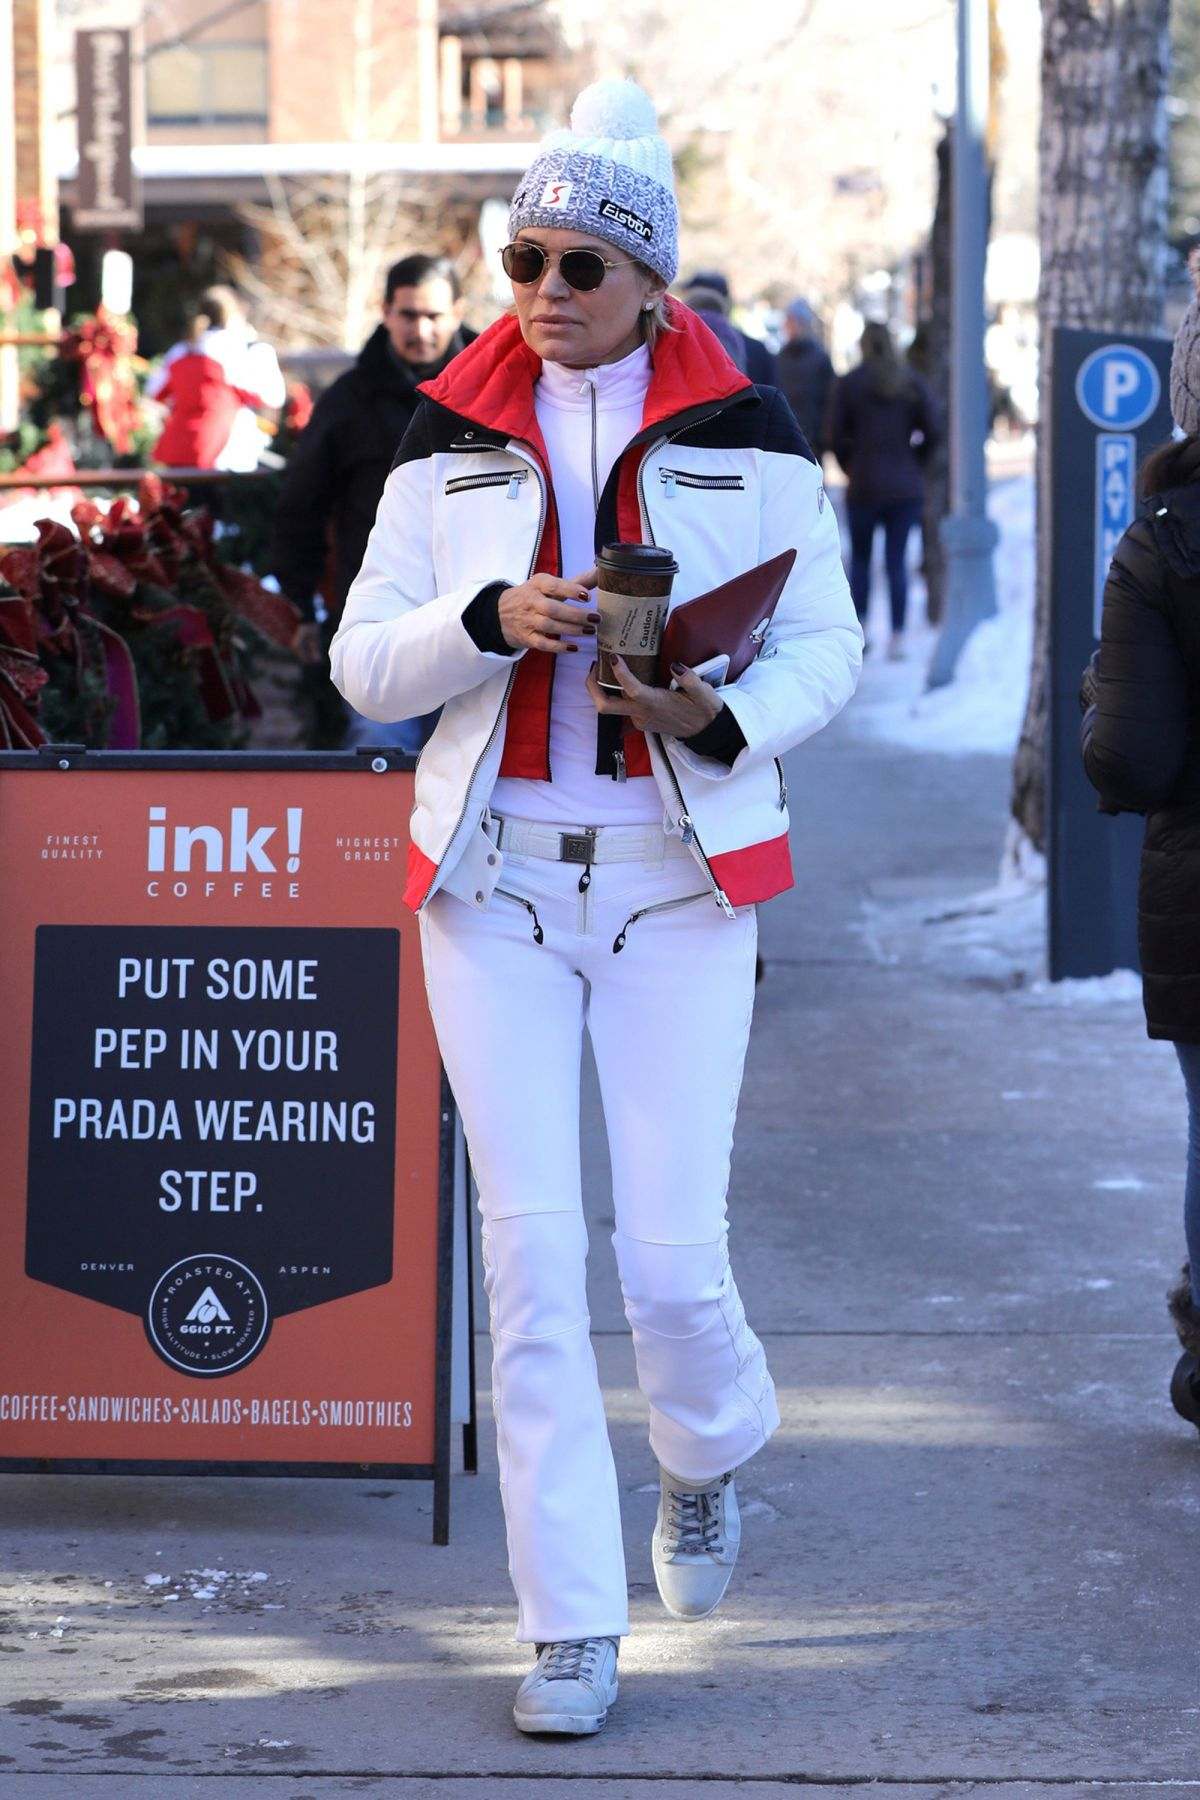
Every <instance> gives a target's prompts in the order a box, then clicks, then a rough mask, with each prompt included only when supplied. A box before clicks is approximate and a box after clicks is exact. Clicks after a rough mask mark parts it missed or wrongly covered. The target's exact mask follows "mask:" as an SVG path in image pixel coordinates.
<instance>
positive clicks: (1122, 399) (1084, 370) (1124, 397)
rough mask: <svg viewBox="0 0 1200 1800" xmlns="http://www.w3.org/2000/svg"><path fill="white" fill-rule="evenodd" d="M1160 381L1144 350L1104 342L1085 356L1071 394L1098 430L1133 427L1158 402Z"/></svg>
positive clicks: (1143, 421) (1146, 417)
mask: <svg viewBox="0 0 1200 1800" xmlns="http://www.w3.org/2000/svg"><path fill="white" fill-rule="evenodd" d="M1161 392H1162V384H1161V382H1160V381H1159V378H1158V370H1157V369H1156V368H1155V366H1154V364H1153V363H1152V362H1151V361H1150V358H1149V357H1148V356H1147V355H1146V354H1145V352H1144V351H1142V350H1138V349H1135V347H1134V346H1133V345H1132V344H1105V345H1103V346H1102V347H1101V348H1100V349H1099V350H1093V351H1092V354H1091V355H1090V356H1089V357H1087V358H1085V360H1084V362H1083V363H1082V364H1081V365H1080V369H1079V374H1078V375H1077V376H1076V378H1075V398H1076V400H1077V401H1078V402H1079V406H1080V409H1081V411H1082V412H1083V413H1084V415H1085V416H1086V417H1087V418H1088V419H1089V420H1090V421H1091V423H1092V424H1093V425H1098V426H1099V427H1100V429H1101V430H1102V431H1136V430H1137V428H1138V426H1139V425H1144V424H1145V423H1146V420H1147V419H1148V418H1149V417H1150V415H1151V413H1152V412H1153V411H1154V410H1155V408H1156V407H1157V405H1158V402H1159V397H1160V395H1161Z"/></svg>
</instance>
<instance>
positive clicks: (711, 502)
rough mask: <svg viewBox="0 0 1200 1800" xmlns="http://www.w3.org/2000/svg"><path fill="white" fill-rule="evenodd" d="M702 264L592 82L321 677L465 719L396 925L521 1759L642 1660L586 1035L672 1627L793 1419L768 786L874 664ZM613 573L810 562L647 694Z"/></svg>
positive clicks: (415, 850) (648, 165) (447, 374)
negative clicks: (414, 943) (724, 650)
mask: <svg viewBox="0 0 1200 1800" xmlns="http://www.w3.org/2000/svg"><path fill="white" fill-rule="evenodd" d="M678 230H679V221H678V212H677V208H676V202H675V191H674V179H673V174H672V169H671V158H670V153H669V151H668V149H667V145H666V143H665V142H664V140H663V138H662V136H661V134H660V132H659V130H658V122H657V116H656V114H655V110H654V106H653V104H652V102H651V101H650V99H649V98H648V96H647V95H646V94H645V93H643V92H642V90H641V89H640V88H638V87H636V86H635V85H634V84H633V83H632V82H628V81H601V82H598V83H596V84H594V85H593V86H592V87H590V88H588V89H586V90H585V91H584V92H583V93H582V94H581V95H580V96H579V98H578V100H577V101H576V103H575V106H574V109H573V111H572V114H571V123H570V126H569V128H567V129H565V130H560V131H555V132H553V133H551V135H550V136H549V137H548V138H547V139H546V140H545V141H544V143H543V144H542V145H541V146H540V147H539V149H538V151H537V153H536V154H535V156H534V159H533V161H532V163H531V164H530V166H529V169H528V170H527V172H526V173H525V175H524V176H523V177H522V179H521V182H520V184H519V186H518V188H517V191H516V194H515V196H514V198H513V202H512V209H511V213H510V217H509V232H510V240H511V241H510V242H509V243H508V245H507V246H506V247H505V248H504V251H503V253H502V254H503V264H504V268H505V271H506V273H507V275H508V277H509V279H510V281H511V283H512V293H513V310H512V312H511V313H509V314H508V315H506V316H505V317H503V318H501V319H499V320H498V321H497V322H496V323H495V324H494V325H492V326H491V327H490V328H489V329H488V330H487V331H485V332H484V333H483V334H482V335H481V336H480V337H479V338H478V339H477V340H476V342H475V343H473V344H471V345H470V346H468V348H467V349H465V350H464V351H462V353H461V354H460V355H459V356H457V357H456V358H455V360H454V361H453V362H452V363H450V364H449V365H448V367H447V368H446V369H445V370H444V371H443V372H442V373H441V374H440V375H439V376H438V377H437V378H436V379H435V380H433V381H431V382H427V383H425V384H423V385H422V388H421V390H420V391H421V394H422V404H421V406H420V408H419V409H418V412H417V414H416V416H415V418H414V420H413V423H412V425H411V426H410V427H409V430H408V432H407V434H406V436H405V438H404V441H403V443H402V444H401V447H400V450H399V453H398V456H397V458H396V462H395V465H394V467H393V469H392V472H391V474H390V475H389V477H388V480H387V483H386V485H385V487H384V491H383V497H382V500H381V502H380V506H379V511H378V514H377V517H376V520H375V525H374V528H373V530H372V533H371V537H370V540H369V542H368V545H367V551H366V556H365V558H364V561H363V565H362V568H361V569H360V571H359V573H358V575H357V577H356V579H355V581H354V583H353V585H352V587H351V589H350V592H349V595H348V597H347V600H346V606H345V611H344V613H343V616H342V621H341V624H340V626H339V629H338V632H337V635H336V637H335V638H334V640H333V644H332V646H331V652H330V661H331V666H332V671H333V678H334V681H335V683H336V684H337V686H338V688H339V689H340V691H341V692H342V694H343V695H344V696H345V697H346V699H347V700H349V702H350V703H351V705H352V706H354V707H355V708H357V710H358V711H359V712H361V713H364V714H365V715H366V716H367V717H368V718H372V719H376V720H389V719H396V718H402V717H405V716H409V715H412V714H417V713H425V712H428V711H430V710H432V709H433V708H434V707H437V706H441V707H442V709H443V710H442V714H441V718H440V720H439V723H438V725H437V728H436V730H435V731H434V733H433V736H432V737H431V738H430V740H429V743H428V744H427V745H426V748H425V751H424V753H423V755H422V758H421V762H420V766H419V768H418V770H417V774H416V791H415V807H414V810H413V815H412V822H411V847H410V853H409V872H408V885H407V888H406V890H405V898H406V900H407V902H408V903H409V905H410V906H412V907H413V908H414V909H415V910H416V911H417V912H418V914H419V918H420V925H421V941H422V952H423V958H424V967H425V980H426V986H427V991H428V995H429V1003H430V1008H431V1012H432V1015H433V1021H434V1025H435V1027H436V1030H437V1035H438V1042H439V1045H440V1048H441V1054H442V1060H443V1063H444V1065H445V1068H446V1071H447V1074H448V1076H449V1079H450V1082H451V1084H452V1086H453V1089H454V1093H455V1097H456V1100H457V1104H458V1106H459V1109H460V1111H461V1114H462V1117H463V1121H464V1124H465V1128H466V1133H467V1138H468V1142H469V1145H470V1152H471V1160H472V1164H473V1167H474V1171H475V1176H476V1179H477V1182H478V1188H479V1207H480V1212H481V1215H482V1221H483V1225H482V1245H483V1264H484V1272H485V1286H486V1289H487V1294H488V1301H489V1311H490V1323H491V1332H492V1345H493V1362H492V1384H493V1398H494V1408H495V1418H496V1438H497V1449H498V1460H499V1465H500V1482H501V1493H502V1498H503V1504H504V1516H505V1525H506V1530H507V1535H508V1558H509V1569H510V1573H511V1575H512V1580H513V1585H514V1588H515V1590H516V1596H517V1639H518V1641H519V1642H521V1643H523V1644H529V1645H531V1646H532V1647H533V1653H534V1656H535V1658H536V1661H535V1663H534V1666H533V1668H532V1669H531V1671H530V1672H529V1674H528V1675H527V1676H526V1677H525V1679H524V1680H523V1681H522V1683H521V1685H520V1688H519V1690H518V1693H517V1697H516V1703H515V1706H514V1709H513V1717H514V1720H515V1722H516V1724H517V1726H518V1728H519V1729H520V1730H522V1731H526V1732H538V1733H540V1732H547V1733H555V1734H562V1735H586V1734H589V1733H592V1732H595V1731H598V1730H599V1729H600V1727H601V1726H602V1725H603V1724H604V1721H605V1718H606V1717H607V1713H608V1710H609V1708H610V1706H611V1705H612V1703H613V1701H614V1700H615V1698H616V1694H617V1657H618V1650H619V1646H620V1640H621V1638H622V1637H623V1636H625V1635H626V1633H627V1632H628V1630H629V1605H628V1587H627V1579H626V1569H625V1555H624V1548H623V1541H622V1530H621V1510H620V1503H619V1490H618V1485H617V1477H616V1471H615V1468H614V1465H613V1456H612V1449H611V1446H610V1444H609V1438H608V1431H607V1425H606V1420H605V1414H604V1405H603V1399H602V1395H601V1390H600V1384H599V1380H598V1376H597V1371H596V1363H595V1358H594V1356H593V1353H592V1348H591V1343H590V1338H589V1321H588V1310H587V1300H586V1291H585V1268H586V1258H587V1251H588V1239H587V1231H586V1228H585V1224H584V1217H583V1210H582V1203H581V1172H580V1141H579V1099H580V1085H579V1084H580V1059H581V1053H582V1046H583V1037H584V1033H585V1031H586V1032H587V1033H588V1035H589V1036H590V1038H591V1043H592V1049H593V1052H594V1056H595V1061H596V1065H597V1069H598V1071H599V1076H600V1085H601V1090H602V1095H603V1102H604V1109H605V1119H606V1124H607V1131H608V1140H609V1151H610V1161H611V1168H612V1202H613V1213H614V1215H615V1224H616V1229H615V1231H614V1233H613V1239H612V1241H613V1246H614V1249H615V1252H616V1261H617V1268H618V1273H619V1276H620V1282H621V1288H622V1293H623V1297H624V1305H625V1311H626V1316H627V1318H628V1321H629V1325H630V1329H631V1332H632V1337H633V1346H634V1352H635V1356H636V1362H637V1377H638V1383H639V1386H640V1388H641V1391H642V1393H643V1395H644V1396H645V1399H646V1402H647V1406H648V1409H649V1420H650V1432H649V1435H650V1446H651V1450H652V1453H653V1455H654V1457H655V1458H656V1460H657V1464H658V1487H659V1507H658V1515H657V1519H656V1522H655V1526H654V1531H653V1535H652V1540H651V1544H650V1547H649V1548H650V1561H651V1564H652V1566H653V1569H654V1575H655V1581H656V1584H657V1587H658V1591H659V1594H660V1596H661V1598H662V1601H663V1604H664V1605H665V1607H666V1608H667V1610H668V1612H669V1613H670V1614H671V1615H672V1616H673V1617H675V1618H677V1619H679V1620H694V1619H701V1618H705V1617H707V1616H708V1615H709V1614H710V1613H711V1612H712V1611H713V1609H714V1608H715V1607H716V1606H717V1605H718V1603H719V1602H720V1600H721V1598H722V1596H723V1594H724V1592H725V1589H726V1586H727V1584H728V1582H729V1579H730V1575H731V1573H732V1570H733V1566H734V1562H735V1560H736V1558H737V1554H738V1545H739V1538H740V1522H739V1515H738V1506H737V1487H736V1472H737V1471H738V1469H739V1468H740V1467H741V1465H742V1464H743V1463H744V1462H745V1461H746V1460H747V1459H748V1458H749V1457H751V1456H753V1455H754V1454H755V1453H756V1452H757V1451H758V1450H760V1449H761V1448H762V1447H763V1445H764V1444H765V1443H766V1442H767V1440H768V1438H769V1437H770V1436H771V1434H772V1432H773V1431H774V1430H775V1428H776V1426H777V1425H778V1422H779V1413H778V1408H777V1405H776V1400H775V1390H774V1387H773V1384H772V1381H771V1376H770V1373H769V1371H768V1369H767V1365H766V1358H765V1355H764V1352H763V1347H762V1344H761V1343H760V1342H759V1340H758V1338H757V1337H756V1336H755V1334H754V1332H753V1331H752V1329H751V1327H750V1325H749V1323H748V1322H747V1319H746V1315H745V1311H744V1309H743V1306H742V1302H741V1300H740V1298H739V1296H738V1290H737V1287H736V1285H735V1283H734V1279H733V1275H732V1273H731V1270H730V1266H729V1256H728V1247H727V1237H728V1223H729V1222H728V1215H727V1210H726V1189H727V1184H728V1179H729V1163H730V1152H731V1141H732V1134H733V1121H734V1114H735V1111H736V1106H737V1099H738V1093H739V1090H740V1087H741V1081H742V1071H743V1064H744V1058H745V1051H746V1043H747V1037H748V1033H749V1027H750V1017H751V1012H752V1009H753V1001H754V972H755V951H756V941H757V917H756V908H757V905H758V903H759V902H761V901H765V900H767V899H769V898H770V897H771V896H772V895H774V894H777V893H780V892H782V891H783V890H784V889H786V888H787V887H789V886H790V885H791V884H792V874H791V861H790V854H789V840H788V816H787V789H786V785H785V782H784V777H783V769H782V764H781V763H780V762H779V760H778V759H779V758H780V757H781V756H782V755H783V754H784V753H785V752H786V751H788V750H790V749H791V748H792V747H793V746H794V745H797V744H799V743H801V742H802V740H804V739H806V738H808V737H810V736H812V735H813V733H814V732H816V731H819V730H820V728H821V727H822V726H823V725H825V724H826V723H827V722H828V720H829V719H831V718H832V717H833V716H834V714H835V713H837V712H838V711H839V710H840V708H841V707H842V706H843V705H845V703H846V701H847V700H848V699H849V698H850V695H851V693H852V692H853V690H854V686H855V682H856V679H857V676H858V671H859V667H860V663H861V656H862V635H861V632H860V630H859V628H858V624H857V621H856V619H855V615H854V608H853V605H852V603H851V601H850V596H849V591H848V588H847V584H846V579H845V576H844V574H843V572H842V565H841V557H840V553H839V552H840V546H839V541H838V529H837V524H836V520H835V515H834V512H833V508H832V507H831V506H829V505H827V504H826V501H825V496H824V492H823V490H822V487H821V477H820V471H819V470H818V469H817V467H816V464H815V463H814V461H813V459H812V457H811V454H810V453H809V452H808V450H807V447H806V445H805V443H804V440H803V438H802V437H801V434H800V432H799V430H798V429H797V427H796V423H795V420H794V419H793V418H792V416H791V413H790V411H789V410H788V407H787V404H786V402H785V401H784V400H783V398H782V396H780V395H779V394H777V393H776V392H774V391H773V390H770V389H762V388H756V387H755V386H754V385H753V384H752V383H751V382H750V381H749V380H748V378H747V376H746V375H745V374H743V373H742V371H741V370H740V369H738V368H737V367H736V366H735V364H734V363H733V362H732V361H731V360H730V358H729V357H728V356H727V355H726V353H725V351H724V350H723V349H722V347H721V345H720V343H719V342H718V341H717V338H716V337H715V336H714V335H713V333H712V332H711V331H710V330H709V329H708V328H707V326H705V325H704V323H703V322H702V321H701V320H700V319H699V318H697V316H696V315H695V313H693V312H692V311H690V310H689V309H688V308H687V307H686V306H684V305H682V304H681V303H680V302H678V301H676V300H672V299H669V298H668V297H667V289H668V287H669V285H670V283H671V282H672V281H673V280H674V278H675V275H676V272H677V265H678ZM613 544H619V545H623V546H627V547H628V548H626V549H624V550H623V551H622V557H623V559H624V564H625V567H626V568H631V569H632V571H633V573H634V575H635V577H637V575H638V570H639V569H641V568H644V567H646V565H647V562H649V564H650V565H651V566H653V565H654V564H655V563H657V564H658V565H659V567H660V568H661V566H662V565H663V563H669V564H673V565H674V567H675V575H674V586H673V589H672V593H671V604H675V603H677V602H679V601H682V600H687V599H690V598H692V597H693V596H695V595H699V594H702V593H705V592H706V591H708V590H709V589H710V588H713V587H716V586H717V585H719V584H721V583H723V582H725V581H727V580H729V579H730V578H731V577H733V576H734V575H738V574H740V573H742V572H743V571H745V570H746V569H748V568H750V567H752V566H754V565H755V564H756V563H758V562H760V561H763V560H767V559H769V558H773V557H776V556H778V555H780V554H782V553H783V552H784V551H788V550H794V551H795V553H796V560H795V566H794V568H793V570H792V573H791V575H790V577H789V579H788V581H787V585H786V587H785V589H784V592H783V595H782V597H781V599H780V601H779V603H778V606H777V609H776V611H775V613H774V615H773V617H772V618H771V620H770V623H769V625H768V626H766V627H765V635H764V640H763V644H762V650H761V654H760V655H759V656H758V658H757V659H756V660H755V661H754V662H753V663H752V664H751V665H750V667H749V668H748V669H746V670H745V671H744V672H743V673H742V674H741V676H740V677H739V679H738V680H737V681H735V682H732V683H729V684H727V685H724V686H721V685H719V683H720V669H719V668H716V669H713V670H712V671H711V674H712V680H711V681H710V682H706V681H704V680H702V679H701V678H700V677H699V676H697V674H696V673H695V671H693V670H691V669H688V668H685V667H683V666H682V665H676V666H674V667H673V671H672V673H673V682H672V684H671V685H669V686H659V685H648V684H643V683H642V682H640V681H638V680H636V679H635V678H634V676H633V674H632V672H631V670H630V668H629V666H628V665H627V664H626V663H625V662H624V661H623V660H621V659H620V658H618V659H617V661H616V664H615V669H616V676H617V684H616V686H615V688H601V687H600V685H599V683H598V680H597V669H596V664H595V662H594V661H593V657H592V654H591V653H592V652H593V651H594V649H595V645H596V627H597V624H598V622H599V620H600V613H599V612H598V611H597V609H596V604H595V603H594V602H593V599H592V590H593V589H594V588H596V587H597V585H598V582H599V575H598V570H597V567H596V564H597V556H598V553H599V552H600V551H602V550H603V548H604V547H605V546H607V545H613ZM638 578H640V577H638ZM656 579H658V580H661V579H662V577H661V575H660V576H659V577H657V578H656Z"/></svg>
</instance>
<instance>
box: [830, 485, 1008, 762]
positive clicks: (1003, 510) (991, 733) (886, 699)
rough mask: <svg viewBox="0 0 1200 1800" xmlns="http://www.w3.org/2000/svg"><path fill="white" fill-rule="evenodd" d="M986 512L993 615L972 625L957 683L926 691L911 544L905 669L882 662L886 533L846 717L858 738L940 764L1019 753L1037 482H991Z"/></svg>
mask: <svg viewBox="0 0 1200 1800" xmlns="http://www.w3.org/2000/svg"><path fill="white" fill-rule="evenodd" d="M988 512H989V514H990V516H991V517H992V518H993V519H994V520H995V523H996V525H997V526H998V527H999V530H1000V542H999V543H998V545H997V546H996V553H995V571H996V600H997V605H998V608H999V610H998V612H997V614H996V617H995V618H993V619H989V620H987V621H986V622H985V623H984V624H982V625H980V626H978V627H977V629H976V630H975V631H974V632H973V633H972V634H971V636H970V638H969V639H968V640H967V643H966V645H965V646H964V648H963V652H962V655H961V657H960V658H959V664H958V669H957V672H956V675H955V679H954V681H953V682H951V684H950V685H949V687H946V688H942V689H939V690H938V691H937V692H936V693H926V692H925V676H926V670H927V669H928V667H929V662H930V658H931V657H932V655H933V649H934V644H935V641H936V633H935V632H934V631H932V630H930V628H929V627H928V626H927V625H926V623H925V590H924V583H923V582H922V580H921V577H920V574H919V573H918V566H919V562H920V540H919V536H918V534H917V533H916V532H914V533H913V536H912V539H911V540H910V544H909V560H910V566H911V568H912V575H913V578H912V581H911V584H910V590H909V610H910V614H911V624H910V629H909V632H908V645H907V655H906V657H905V660H904V661H903V662H898V663H893V662H888V661H887V660H886V651H887V644H888V637H889V631H890V627H889V623H888V606H887V591H886V585H885V583H884V581H883V571H882V566H881V564H882V535H881V534H878V535H879V541H878V542H877V544H876V558H877V567H876V573H875V581H874V585H873V587H872V593H871V610H870V613H869V615H868V619H867V640H868V643H870V644H871V645H872V649H871V651H870V652H869V654H868V656H867V659H866V662H865V663H864V665H863V677H862V682H861V685H860V687H859V690H858V693H857V695H856V696H855V699H854V700H853V702H852V703H851V706H850V709H849V711H848V714H847V718H848V721H849V723H850V725H851V728H852V729H855V730H857V731H858V732H860V733H861V734H863V735H864V736H868V737H872V738H877V739H881V740H883V741H885V742H887V743H893V744H900V745H904V746H906V747H907V748H909V749H912V750H927V751H933V752H936V753H938V754H941V755H946V756H961V755H969V754H978V755H988V754H991V755H996V756H1010V755H1011V754H1012V752H1013V750H1014V749H1015V747H1016V742H1017V737H1018V734H1019V732H1020V728H1021V720H1022V717H1023V716H1024V712H1025V696H1026V693H1027V691H1028V687H1029V662H1030V655H1031V651H1032V644H1033V577H1034V539H1033V474H1032V471H1031V470H1027V471H1024V472H1022V473H1020V474H1017V475H1012V476H1008V477H1007V478H1005V479H1003V480H997V481H994V482H993V483H992V485H991V489H990V493H989V497H988Z"/></svg>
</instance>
